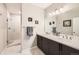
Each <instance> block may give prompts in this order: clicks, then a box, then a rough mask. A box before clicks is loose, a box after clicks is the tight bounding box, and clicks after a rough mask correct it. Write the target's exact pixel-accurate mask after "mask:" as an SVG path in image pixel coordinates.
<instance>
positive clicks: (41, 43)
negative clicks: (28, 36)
mask: <svg viewBox="0 0 79 59" xmlns="http://www.w3.org/2000/svg"><path fill="white" fill-rule="evenodd" d="M37 46H38V47H39V48H40V49H41V50H42V51H43V52H44V53H45V54H46V55H59V44H58V43H57V42H55V41H54V42H53V41H52V40H49V39H47V38H44V37H42V36H37Z"/></svg>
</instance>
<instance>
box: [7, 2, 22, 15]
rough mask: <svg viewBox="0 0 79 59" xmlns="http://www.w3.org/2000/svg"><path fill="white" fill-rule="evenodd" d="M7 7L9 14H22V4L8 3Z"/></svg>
mask: <svg viewBox="0 0 79 59" xmlns="http://www.w3.org/2000/svg"><path fill="white" fill-rule="evenodd" d="M6 7H7V10H8V12H9V13H13V14H18V13H20V10H21V9H20V3H6Z"/></svg>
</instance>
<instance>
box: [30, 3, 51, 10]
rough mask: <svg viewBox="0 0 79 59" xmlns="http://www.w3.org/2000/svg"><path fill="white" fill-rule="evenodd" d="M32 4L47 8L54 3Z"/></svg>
mask: <svg viewBox="0 0 79 59" xmlns="http://www.w3.org/2000/svg"><path fill="white" fill-rule="evenodd" d="M31 4H32V5H35V6H38V7H41V8H42V9H45V8H47V7H49V6H50V5H51V4H52V3H31Z"/></svg>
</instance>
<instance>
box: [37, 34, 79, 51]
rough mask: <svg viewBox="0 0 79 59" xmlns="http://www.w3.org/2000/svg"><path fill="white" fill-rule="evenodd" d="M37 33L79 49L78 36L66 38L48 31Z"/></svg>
mask: <svg viewBox="0 0 79 59" xmlns="http://www.w3.org/2000/svg"><path fill="white" fill-rule="evenodd" d="M37 35H40V36H43V37H45V38H48V39H50V40H53V41H56V42H58V43H61V44H64V45H67V46H70V47H72V48H75V49H77V50H79V39H77V38H73V39H72V40H71V39H66V38H62V37H60V36H55V35H53V34H46V33H37Z"/></svg>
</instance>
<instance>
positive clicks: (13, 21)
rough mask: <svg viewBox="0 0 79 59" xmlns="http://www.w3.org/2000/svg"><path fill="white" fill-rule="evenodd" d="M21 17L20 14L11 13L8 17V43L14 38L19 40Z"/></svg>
mask: <svg viewBox="0 0 79 59" xmlns="http://www.w3.org/2000/svg"><path fill="white" fill-rule="evenodd" d="M20 21H21V19H20V15H19V14H18V15H16V14H11V15H10V19H8V43H12V42H13V41H15V40H20V38H21V31H20V29H21V24H20V23H21V22H20Z"/></svg>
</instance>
